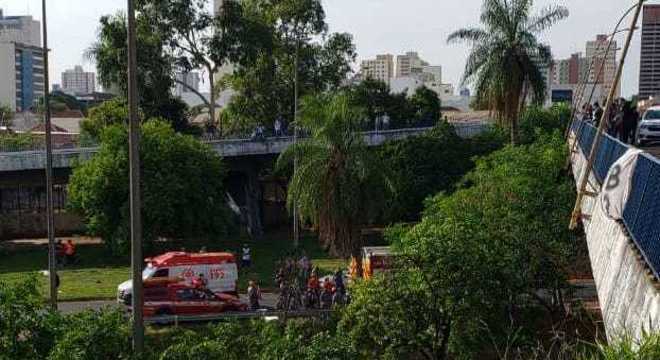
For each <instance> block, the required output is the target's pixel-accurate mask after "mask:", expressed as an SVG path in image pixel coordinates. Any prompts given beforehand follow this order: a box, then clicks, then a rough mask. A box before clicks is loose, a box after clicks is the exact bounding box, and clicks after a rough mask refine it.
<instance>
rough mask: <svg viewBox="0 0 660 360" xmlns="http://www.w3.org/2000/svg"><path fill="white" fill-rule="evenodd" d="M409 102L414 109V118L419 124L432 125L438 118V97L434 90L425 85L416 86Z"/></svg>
mask: <svg viewBox="0 0 660 360" xmlns="http://www.w3.org/2000/svg"><path fill="white" fill-rule="evenodd" d="M410 102H411V104H412V106H413V108H415V109H416V113H415V120H416V121H417V122H418V123H419V124H422V125H426V126H432V125H435V124H436V123H437V122H438V120H440V98H438V93H436V92H435V91H433V90H431V89H429V88H427V87H426V86H422V87H420V88H417V90H415V93H414V94H413V96H412V97H411V98H410Z"/></svg>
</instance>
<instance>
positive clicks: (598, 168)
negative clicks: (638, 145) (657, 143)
mask: <svg viewBox="0 0 660 360" xmlns="http://www.w3.org/2000/svg"><path fill="white" fill-rule="evenodd" d="M572 130H573V132H574V134H575V135H576V137H577V139H578V144H579V146H580V148H581V150H582V152H583V154H585V157H586V156H588V155H589V152H590V151H591V146H592V144H593V141H594V138H595V135H596V128H595V127H594V126H593V125H591V124H588V123H586V122H582V121H575V122H574V123H573V125H572ZM629 148H630V146H629V145H626V144H623V143H622V142H620V141H618V140H616V139H614V138H612V137H611V136H609V135H607V134H604V135H603V139H602V140H601V144H600V146H599V149H598V152H597V154H596V158H595V160H594V170H593V172H594V175H595V177H596V179H597V180H598V181H599V182H600V183H601V184H602V183H603V181H604V180H605V178H606V176H607V173H608V172H609V170H610V168H611V167H612V165H613V164H614V163H615V162H616V161H617V160H618V159H619V158H620V157H621V156H622V155H623V154H624V153H625V152H626V151H627V150H628V149H629ZM629 180H630V181H631V183H630V184H631V187H630V194H629V195H628V201H627V202H626V204H625V207H624V210H623V223H624V224H625V226H626V229H627V230H628V233H629V234H630V236H631V238H632V239H633V241H634V242H635V244H636V245H637V248H638V249H639V250H640V252H641V254H642V256H643V257H644V259H645V261H646V263H647V264H648V266H649V268H650V269H651V271H652V272H653V274H654V275H655V277H656V278H657V279H660V276H659V275H660V161H658V159H657V158H656V157H655V156H653V155H651V154H649V153H642V154H641V155H640V156H639V157H638V159H637V165H636V167H635V171H634V173H633V176H632V179H629Z"/></svg>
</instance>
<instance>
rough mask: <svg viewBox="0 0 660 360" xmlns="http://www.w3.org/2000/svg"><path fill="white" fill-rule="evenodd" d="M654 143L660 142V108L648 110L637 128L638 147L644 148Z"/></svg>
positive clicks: (654, 107)
mask: <svg viewBox="0 0 660 360" xmlns="http://www.w3.org/2000/svg"><path fill="white" fill-rule="evenodd" d="M654 141H660V106H652V107H650V108H648V109H647V110H646V111H645V112H644V115H643V116H642V118H641V120H640V121H639V125H638V126H637V136H636V138H635V142H636V143H637V145H639V146H644V145H646V144H648V143H650V142H654Z"/></svg>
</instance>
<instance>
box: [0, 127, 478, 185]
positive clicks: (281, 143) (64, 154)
mask: <svg viewBox="0 0 660 360" xmlns="http://www.w3.org/2000/svg"><path fill="white" fill-rule="evenodd" d="M455 128H456V132H457V134H459V136H462V137H466V138H467V137H471V136H473V135H475V134H477V133H479V132H481V131H483V130H484V129H485V125H482V124H467V125H455ZM430 129H432V128H430V127H422V128H409V129H397V130H385V131H368V132H364V133H363V136H364V142H365V143H366V144H367V145H368V146H378V145H380V144H382V143H384V142H385V141H388V140H398V139H404V138H407V137H410V136H417V135H420V134H423V133H426V132H427V131H429V130H430ZM206 143H207V144H209V145H210V146H211V147H212V148H213V149H214V150H215V151H216V152H217V153H218V154H219V155H220V156H222V157H223V158H240V157H247V156H263V155H277V154H279V153H281V152H282V151H283V150H284V149H286V148H287V147H288V146H289V145H291V144H292V143H293V138H292V137H269V138H266V139H264V140H262V141H259V140H251V139H230V140H215V141H207V142H206ZM97 151H98V148H97V147H90V148H76V149H61V150H55V151H53V167H54V168H71V167H72V166H73V164H74V163H75V162H76V161H86V160H88V159H89V158H91V157H92V156H93V155H94V154H95V153H96V152H97ZM45 164H46V156H45V152H44V151H20V152H6V153H2V152H0V173H2V172H14V171H26V170H37V169H44V168H45Z"/></svg>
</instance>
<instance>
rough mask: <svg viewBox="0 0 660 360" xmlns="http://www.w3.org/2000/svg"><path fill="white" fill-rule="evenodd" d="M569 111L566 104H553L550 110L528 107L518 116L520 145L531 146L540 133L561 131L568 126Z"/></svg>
mask: <svg viewBox="0 0 660 360" xmlns="http://www.w3.org/2000/svg"><path fill="white" fill-rule="evenodd" d="M570 115H571V109H570V107H569V106H568V105H567V104H564V103H561V104H555V105H553V106H552V107H551V108H550V109H545V108H542V107H540V106H530V107H527V108H526V109H525V111H523V113H522V114H521V116H520V143H521V144H531V143H532V142H534V141H535V140H536V139H538V137H539V134H541V133H551V132H553V131H554V130H561V131H563V130H564V129H566V127H567V126H568V122H569V117H570Z"/></svg>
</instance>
